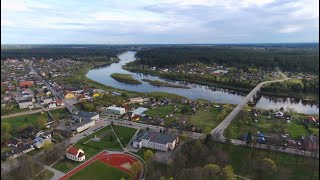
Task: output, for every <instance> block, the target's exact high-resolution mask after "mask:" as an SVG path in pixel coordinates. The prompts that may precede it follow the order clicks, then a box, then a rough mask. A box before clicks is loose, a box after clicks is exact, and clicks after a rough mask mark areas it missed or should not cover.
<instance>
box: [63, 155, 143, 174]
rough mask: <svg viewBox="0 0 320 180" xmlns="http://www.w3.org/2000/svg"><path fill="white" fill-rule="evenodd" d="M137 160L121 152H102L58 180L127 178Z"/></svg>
mask: <svg viewBox="0 0 320 180" xmlns="http://www.w3.org/2000/svg"><path fill="white" fill-rule="evenodd" d="M137 161H138V160H137V159H136V158H135V157H134V156H132V155H128V154H123V153H121V152H117V153H114V152H113V153H109V152H107V151H103V152H101V153H99V154H98V155H96V156H94V157H93V158H91V159H89V160H87V161H85V162H84V163H82V164H81V165H80V166H78V167H76V168H75V169H73V170H72V171H70V172H68V173H67V174H66V175H65V176H63V177H62V178H60V180H67V179H68V180H75V179H79V180H82V179H83V180H85V179H90V180H104V179H110V180H118V179H121V178H126V179H128V178H129V174H128V173H129V172H130V168H131V165H132V164H133V163H134V162H137Z"/></svg>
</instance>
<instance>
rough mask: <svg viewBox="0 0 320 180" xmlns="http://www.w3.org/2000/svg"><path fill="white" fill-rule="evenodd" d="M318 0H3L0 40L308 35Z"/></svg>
mask: <svg viewBox="0 0 320 180" xmlns="http://www.w3.org/2000/svg"><path fill="white" fill-rule="evenodd" d="M318 5H319V2H318V1H316V0H126V1H118V0H113V1H112V0H92V1H90V3H89V2H87V1H76V0H73V1H52V0H43V1H35V0H25V1H23V0H3V1H2V2H1V9H2V10H4V11H2V12H1V21H2V22H1V27H2V28H5V30H2V31H1V34H2V35H3V34H5V35H6V36H5V37H6V38H5V39H4V42H6V43H8V42H19V43H28V41H32V42H37V43H46V41H48V42H57V43H58V42H69V43H75V42H86V41H87V42H88V43H95V42H109V43H118V42H119V43H120V42H126V41H127V42H128V43H129V42H130V43H134V42H136V43H145V42H148V43H166V42H168V43H169V42H170V43H241V42H245V43H248V42H266V41H269V42H293V41H301V40H305V41H314V39H316V37H318V35H317V34H316V32H319V22H318V20H319V7H318ZM80 36H81V39H80V38H79V37H80ZM298 36H299V37H298ZM27 37H28V38H27ZM29 37H30V38H29ZM24 41H26V42H24Z"/></svg>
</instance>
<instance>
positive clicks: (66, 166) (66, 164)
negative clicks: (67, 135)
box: [53, 126, 131, 173]
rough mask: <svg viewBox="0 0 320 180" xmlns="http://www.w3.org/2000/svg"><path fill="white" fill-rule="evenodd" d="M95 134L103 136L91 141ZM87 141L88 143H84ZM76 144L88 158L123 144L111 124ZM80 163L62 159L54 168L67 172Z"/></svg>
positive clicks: (115, 148)
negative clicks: (96, 140) (111, 137)
mask: <svg viewBox="0 0 320 180" xmlns="http://www.w3.org/2000/svg"><path fill="white" fill-rule="evenodd" d="M130 129H131V128H130ZM95 136H96V137H99V138H101V140H100V141H99V142H95V141H89V140H90V139H92V138H94V137H95ZM110 136H113V139H112V141H110ZM85 142H86V144H83V143H85ZM74 146H75V147H76V148H81V149H82V150H83V151H84V154H85V155H86V159H87V160H88V159H90V158H91V157H93V156H95V155H96V154H98V153H99V152H101V151H102V150H104V149H109V150H120V149H121V146H120V144H119V142H118V141H117V139H116V137H115V135H114V133H113V132H112V130H111V127H110V126H107V127H105V128H103V129H101V130H99V131H97V132H95V133H93V134H91V135H89V136H86V137H85V138H83V139H81V140H79V141H78V142H77V143H76V144H75V145H74ZM80 164H81V163H80V162H75V161H72V160H69V159H62V160H60V161H59V162H57V163H56V164H55V165H54V166H53V168H55V169H57V170H59V171H62V172H65V173H66V172H68V171H70V170H71V169H73V168H75V167H76V166H78V165H80Z"/></svg>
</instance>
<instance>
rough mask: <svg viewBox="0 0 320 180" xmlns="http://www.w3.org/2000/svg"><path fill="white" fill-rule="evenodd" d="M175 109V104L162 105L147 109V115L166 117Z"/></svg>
mask: <svg viewBox="0 0 320 180" xmlns="http://www.w3.org/2000/svg"><path fill="white" fill-rule="evenodd" d="M173 110H174V106H172V105H166V106H161V107H156V108H154V109H149V110H148V111H146V115H148V116H151V117H157V116H158V117H161V118H165V117H166V115H169V114H170V113H172V112H173Z"/></svg>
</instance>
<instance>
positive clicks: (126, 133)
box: [114, 125, 137, 147]
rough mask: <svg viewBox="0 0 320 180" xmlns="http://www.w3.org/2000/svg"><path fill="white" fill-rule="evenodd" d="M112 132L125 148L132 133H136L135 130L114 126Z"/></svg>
mask: <svg viewBox="0 0 320 180" xmlns="http://www.w3.org/2000/svg"><path fill="white" fill-rule="evenodd" d="M114 130H115V132H116V133H117V135H118V137H119V139H120V141H121V143H122V145H123V146H124V147H125V146H126V145H127V144H128V143H129V142H130V140H131V138H132V136H133V135H134V133H135V132H136V131H137V129H134V128H128V127H124V126H116V125H115V126H114Z"/></svg>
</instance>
